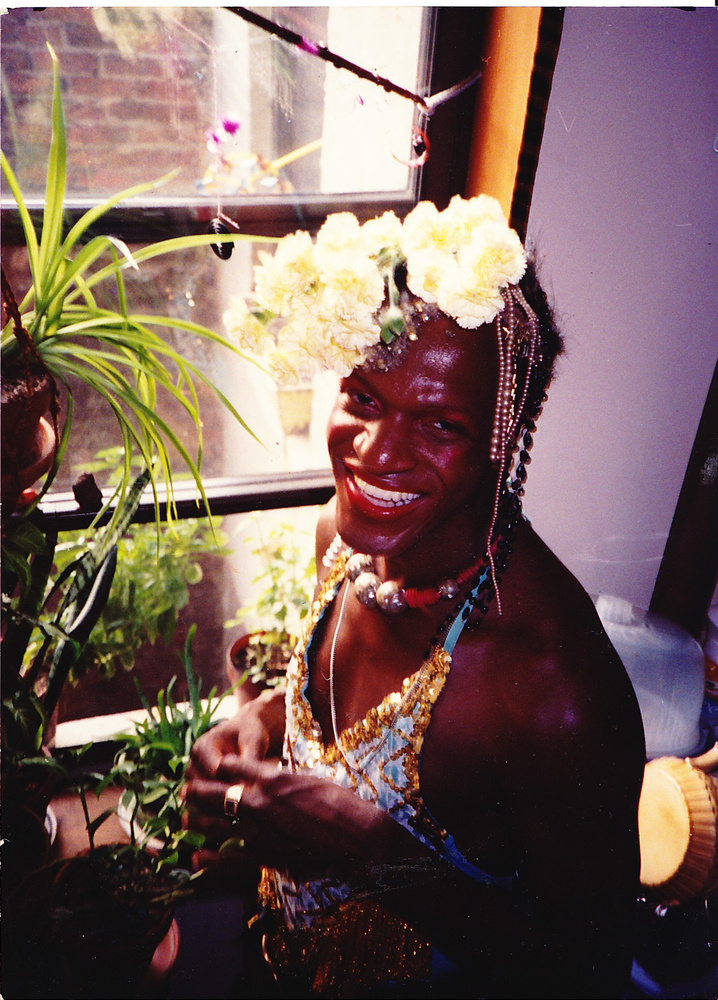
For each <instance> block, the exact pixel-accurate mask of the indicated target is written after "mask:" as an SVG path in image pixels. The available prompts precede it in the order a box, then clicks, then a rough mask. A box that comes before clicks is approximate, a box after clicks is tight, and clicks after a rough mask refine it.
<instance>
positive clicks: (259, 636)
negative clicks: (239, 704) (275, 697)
mask: <svg viewBox="0 0 718 1000" xmlns="http://www.w3.org/2000/svg"><path fill="white" fill-rule="evenodd" d="M254 520H255V523H256V527H257V536H258V537H259V542H258V543H256V544H255V545H254V547H253V548H252V549H251V552H252V555H254V556H256V557H258V558H259V560H260V561H261V565H262V568H261V570H260V571H259V573H258V574H257V575H256V576H255V577H254V579H253V581H252V583H253V586H255V587H257V588H258V590H257V594H256V597H255V599H254V601H252V602H251V603H249V604H246V605H244V606H243V607H240V608H239V609H238V610H237V613H236V615H235V617H234V618H232V619H230V620H229V621H228V622H226V627H227V628H232V627H234V626H237V625H244V626H245V628H248V629H249V631H248V633H247V634H246V635H245V636H242V637H240V639H239V640H237V641H236V642H235V643H234V644H233V647H232V651H231V652H230V656H231V659H232V661H233V665H234V667H235V669H237V670H238V671H239V672H240V674H241V673H242V671H246V679H247V682H248V683H249V684H254V685H259V686H266V687H275V686H276V685H277V684H280V683H281V681H282V679H283V678H284V674H285V672H286V667H287V664H288V663H289V660H290V659H291V657H292V654H293V652H294V647H295V646H296V644H297V641H298V639H299V637H300V635H301V631H302V626H303V623H304V619H305V618H306V616H307V614H308V612H309V609H310V607H311V603H312V594H313V589H314V581H315V562H314V556H311V557H310V558H307V556H306V546H303V545H302V544H301V542H302V539H301V533H298V532H297V529H296V527H295V526H293V525H291V524H287V523H285V522H281V523H279V524H277V525H275V526H274V527H273V528H271V529H270V530H269V531H268V532H267V533H266V535H264V536H263V535H262V530H261V525H260V523H259V520H258V519H257V518H255V519H254ZM257 536H254V535H253V537H257ZM307 538H308V539H309V536H308V535H307Z"/></svg>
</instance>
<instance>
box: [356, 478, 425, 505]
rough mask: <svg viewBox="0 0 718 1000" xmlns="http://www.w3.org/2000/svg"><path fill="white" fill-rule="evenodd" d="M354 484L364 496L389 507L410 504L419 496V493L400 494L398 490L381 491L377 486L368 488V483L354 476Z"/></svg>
mask: <svg viewBox="0 0 718 1000" xmlns="http://www.w3.org/2000/svg"><path fill="white" fill-rule="evenodd" d="M354 482H355V483H356V484H357V487H358V489H359V491H360V492H361V493H363V494H364V496H366V497H368V498H369V499H370V500H373V501H374V502H375V503H384V504H387V505H388V506H390V507H397V506H400V505H401V504H405V503H411V502H412V500H418V499H419V497H420V496H421V494H420V493H400V492H399V491H398V490H382V489H380V488H379V487H378V486H370V485H369V483H365V482H364V480H363V479H360V478H359V477H358V476H354Z"/></svg>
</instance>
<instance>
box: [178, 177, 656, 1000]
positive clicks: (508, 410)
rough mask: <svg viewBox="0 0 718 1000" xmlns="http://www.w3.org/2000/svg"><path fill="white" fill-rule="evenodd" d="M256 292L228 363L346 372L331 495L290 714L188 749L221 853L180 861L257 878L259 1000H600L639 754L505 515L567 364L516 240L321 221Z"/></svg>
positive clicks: (632, 722) (612, 684)
mask: <svg viewBox="0 0 718 1000" xmlns="http://www.w3.org/2000/svg"><path fill="white" fill-rule="evenodd" d="M255 294H256V298H257V304H256V306H253V307H252V308H251V309H249V308H247V306H246V305H244V304H243V303H242V302H240V301H238V302H236V303H235V304H234V307H233V313H232V315H231V316H230V317H228V318H229V321H230V323H231V324H233V325H234V326H235V327H237V328H239V329H240V331H241V335H242V338H243V342H244V343H245V345H246V346H251V347H253V348H254V349H257V348H258V347H260V346H261V345H262V344H266V343H269V345H270V347H269V350H268V351H265V353H266V354H267V358H268V362H269V364H270V366H271V367H272V369H273V370H274V372H275V373H276V374H277V375H278V376H280V377H287V375H294V376H298V377H301V376H306V375H307V374H309V372H310V371H311V365H312V364H313V363H315V362H316V361H319V363H320V364H321V365H322V366H331V367H333V368H334V369H335V370H338V371H339V373H340V375H341V376H342V379H341V383H340V388H339V395H338V398H337V401H336V404H335V406H334V409H333V412H332V414H331V417H330V420H329V427H328V447H329V454H330V457H331V463H332V469H333V472H334V477H335V481H336V495H335V497H334V499H333V500H332V501H331V502H330V504H329V505H328V506H327V507H326V508H325V509H324V510H323V512H322V514H321V516H320V519H319V524H318V528H317V565H318V567H319V579H318V586H317V592H316V595H315V601H314V604H313V607H312V610H311V615H310V621H309V626H308V628H307V632H306V634H305V636H304V638H303V640H302V641H301V642H300V644H299V648H298V649H297V651H296V654H295V657H294V659H293V661H292V664H291V665H290V668H289V670H288V675H287V685H286V691H280V692H277V691H273V692H267V693H265V694H263V695H262V696H260V698H259V699H257V700H256V701H254V702H253V703H251V704H249V705H248V706H246V707H245V708H244V709H243V711H242V712H241V713H240V715H238V716H237V718H236V719H234V720H232V721H230V722H227V723H224V724H222V725H220V726H219V727H217V728H216V729H215V730H213V731H212V732H211V733H209V734H208V735H207V736H205V737H204V738H203V739H202V740H200V741H199V743H198V744H197V745H196V747H195V750H194V754H193V760H192V765H191V769H190V781H189V783H188V786H187V805H188V822H189V823H191V824H192V825H193V826H195V827H196V828H197V829H199V830H201V831H202V832H204V833H206V834H207V835H208V836H209V838H210V842H211V841H215V842H216V843H220V842H221V841H223V840H225V839H227V838H240V839H241V841H242V842H243V847H242V850H241V851H240V852H238V853H236V852H230V851H224V852H219V851H217V852H213V851H210V850H206V851H205V852H203V854H202V855H201V856H200V858H199V862H200V863H202V864H208V865H210V866H212V865H214V866H215V867H216V870H218V871H222V872H224V871H229V870H232V871H234V872H235V873H242V872H246V871H248V870H251V869H252V866H254V865H256V866H260V867H261V869H262V871H261V882H260V888H259V894H260V900H261V909H260V924H261V926H262V929H263V933H264V950H265V954H266V956H267V960H268V962H269V964H270V966H271V969H272V972H273V974H274V976H275V978H276V982H277V991H278V994H279V995H283V996H288V997H300V996H327V997H365V996H377V997H387V996H395V995H406V996H411V997H417V996H424V995H426V996H446V997H456V996H464V995H466V996H472V997H474V996H482V997H522V996H526V997H564V996H565V997H602V998H604V997H620V996H622V995H623V992H624V989H625V987H626V984H627V980H628V975H629V971H630V965H631V943H630V927H631V919H632V912H633V907H634V904H635V900H636V896H637V891H638V870H639V850H638V834H637V805H638V797H639V791H640V784H641V778H642V772H643V765H644V759H645V758H644V745H643V732H642V727H641V720H640V715H639V711H638V707H637V703H636V700H635V697H634V694H633V691H632V688H631V685H630V682H629V680H628V678H627V676H626V674H625V672H624V670H623V668H622V666H621V663H620V660H619V659H618V657H617V655H616V654H615V652H614V650H613V649H612V647H611V645H610V643H609V641H608V639H607V637H606V635H605V633H604V631H603V629H602V627H601V624H600V622H599V619H598V617H597V615H596V612H595V610H594V607H593V603H592V602H591V600H590V598H589V597H588V596H587V595H586V593H585V592H584V591H583V590H582V588H581V586H580V585H579V584H578V582H577V581H576V580H575V579H574V578H573V577H572V576H571V574H570V573H569V572H568V570H566V569H565V567H564V566H562V565H561V563H560V562H559V561H558V560H557V559H556V557H555V556H554V555H553V554H552V553H551V552H550V551H549V549H548V548H547V547H546V545H545V544H544V543H543V542H542V541H541V539H540V538H539V537H538V536H537V535H536V533H535V532H534V531H533V529H532V527H531V525H530V524H529V522H528V521H527V520H526V519H525V518H524V517H523V515H522V513H521V497H522V495H523V492H524V482H525V480H526V466H527V465H528V463H529V460H530V456H529V451H530V448H531V443H532V436H533V434H534V432H535V429H536V423H535V422H536V419H537V417H538V415H539V413H540V410H541V408H542V406H543V403H544V400H545V392H546V388H547V386H548V384H549V382H550V379H551V377H552V372H553V366H554V360H555V358H556V356H557V354H558V353H559V352H560V349H561V340H560V337H559V335H558V334H557V332H556V330H555V328H554V325H553V322H552V319H551V315H550V311H549V309H548V306H547V303H546V299H545V296H544V294H543V292H542V291H541V289H540V287H539V285H538V283H537V281H536V279H535V277H534V273H533V269H532V267H531V265H530V264H529V263H528V262H527V258H526V254H525V252H524V249H523V247H522V246H521V243H520V241H519V239H518V236H517V235H516V233H514V232H513V231H512V230H511V229H510V228H509V227H508V225H507V223H506V221H505V219H504V217H503V215H502V213H501V210H500V208H499V206H498V203H497V202H495V201H494V200H493V199H491V198H488V197H486V196H480V197H478V198H474V199H470V200H463V199H461V198H458V197H457V198H455V199H453V200H452V202H451V203H450V205H449V207H448V208H447V209H446V210H444V211H443V212H439V211H437V209H436V208H435V207H434V206H433V205H431V204H429V203H421V204H419V205H418V206H417V207H416V208H415V209H414V210H413V211H412V212H411V213H410V214H409V215H408V216H407V218H406V219H405V220H404V222H403V223H401V222H400V221H399V220H398V219H397V218H396V217H395V216H394V215H392V214H390V213H389V214H386V215H384V216H382V217H381V218H380V219H376V220H372V221H371V222H368V223H365V224H364V225H363V226H360V225H359V223H358V222H357V220H356V219H354V217H353V216H350V215H347V214H346V213H342V214H340V215H337V216H330V217H329V219H328V220H327V222H326V224H325V226H324V227H323V228H322V229H321V230H320V232H319V234H318V236H317V238H316V241H315V242H313V241H312V240H311V238H310V237H309V235H308V234H306V233H297V234H293V235H292V236H289V237H286V238H285V239H284V240H282V241H281V242H280V244H279V246H278V248H277V250H276V252H275V254H274V255H273V256H272V255H269V254H264V255H263V256H262V264H261V265H260V266H259V267H258V268H257V271H256V289H255ZM267 324H269V325H268V326H267ZM268 329H269V331H270V332H273V336H272V338H271V339H270V340H268V338H267V330H268ZM572 488H575V484H574V486H573V487H572ZM274 758H280V760H281V764H280V766H278V764H277V760H276V759H274Z"/></svg>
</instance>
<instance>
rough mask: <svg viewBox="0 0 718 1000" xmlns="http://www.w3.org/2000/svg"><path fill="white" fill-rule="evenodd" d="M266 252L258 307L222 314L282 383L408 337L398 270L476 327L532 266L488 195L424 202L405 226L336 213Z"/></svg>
mask: <svg viewBox="0 0 718 1000" xmlns="http://www.w3.org/2000/svg"><path fill="white" fill-rule="evenodd" d="M259 258H260V261H261V263H260V264H259V265H258V266H257V267H256V268H255V270H254V276H255V289H254V298H255V303H254V304H253V305H252V306H251V307H250V306H248V305H247V303H246V302H245V301H244V299H242V298H240V297H238V296H233V297H232V299H231V300H230V308H229V309H228V310H227V312H226V313H225V314H224V317H223V318H224V323H225V326H226V328H227V331H228V333H229V335H230V336H234V337H235V338H236V339H237V340H238V341H239V344H240V346H241V347H243V348H244V349H245V350H247V351H249V352H251V353H252V354H254V355H256V356H259V357H260V358H264V360H265V361H266V363H267V365H268V367H269V369H270V371H271V372H272V374H273V375H274V377H275V378H276V379H277V381H278V382H280V383H281V382H284V383H286V382H295V381H302V380H305V379H309V378H311V377H312V375H313V374H315V372H316V371H318V370H322V369H323V370H333V371H335V372H337V373H338V374H339V375H340V376H344V375H347V374H349V372H350V371H352V369H354V368H356V367H357V366H359V365H361V364H363V363H364V362H365V361H366V359H367V357H368V355H369V354H370V352H371V351H372V349H373V348H374V347H376V345H377V344H379V343H382V342H383V343H385V344H391V342H392V341H394V340H395V339H396V338H397V337H399V336H400V335H401V334H402V333H404V332H405V331H406V329H407V322H406V317H405V316H404V314H403V312H402V309H401V305H400V294H399V289H398V287H397V281H396V275H397V269H398V268H404V269H405V271H406V286H407V288H408V289H409V291H410V292H412V293H413V294H414V295H415V296H417V297H418V298H420V299H422V300H423V301H424V302H426V303H429V304H431V305H436V306H437V307H438V308H439V309H440V310H441V311H442V312H443V313H444V314H445V315H447V316H450V317H451V318H452V319H453V320H455V321H456V323H457V324H458V325H459V326H461V327H463V328H465V329H469V330H473V329H476V328H477V327H479V326H483V325H484V324H485V323H490V322H491V321H492V320H493V319H495V318H496V316H498V315H499V314H500V313H501V311H502V310H503V308H504V304H505V302H504V297H503V295H502V289H504V288H506V287H508V286H509V285H515V284H516V283H517V282H518V281H519V280H520V278H521V277H522V276H523V274H524V271H525V270H526V254H525V251H524V248H523V246H522V245H521V241H520V239H519V237H518V235H517V233H516V232H514V230H513V229H510V228H509V225H508V223H507V221H506V219H505V217H504V214H503V212H502V210H501V206H500V205H499V203H498V202H497V201H496V199H495V198H491V197H489V196H488V195H483V194H482V195H479V196H478V197H476V198H470V199H468V200H466V199H463V198H461V197H459V196H458V195H457V196H456V197H454V198H452V200H451V202H450V204H449V206H448V207H447V208H446V209H445V210H444V211H442V212H440V211H439V210H438V209H437V208H436V206H435V205H433V204H432V203H431V202H426V201H425V202H420V203H419V204H418V205H417V206H416V207H415V208H414V209H413V210H412V211H411V212H410V213H409V214H408V215H407V217H406V219H405V220H404V222H403V223H402V222H401V221H400V220H399V219H398V218H397V217H396V215H395V214H394V213H393V212H386V213H385V214H384V215H382V216H380V217H379V218H376V219H371V220H370V221H369V222H366V223H364V224H363V225H360V224H359V222H358V220H357V219H356V217H355V216H354V215H352V214H351V213H349V212H340V213H337V214H335V215H330V216H328V218H327V220H326V222H325V223H324V225H323V226H322V228H321V229H320V230H319V233H318V234H317V237H316V241H314V242H313V241H312V238H311V237H310V235H309V233H306V232H302V231H299V232H296V233H292V234H291V235H289V236H285V237H284V238H283V239H281V240H280V241H279V243H278V245H277V248H276V250H275V252H274V254H270V253H267V252H266V251H260V253H259Z"/></svg>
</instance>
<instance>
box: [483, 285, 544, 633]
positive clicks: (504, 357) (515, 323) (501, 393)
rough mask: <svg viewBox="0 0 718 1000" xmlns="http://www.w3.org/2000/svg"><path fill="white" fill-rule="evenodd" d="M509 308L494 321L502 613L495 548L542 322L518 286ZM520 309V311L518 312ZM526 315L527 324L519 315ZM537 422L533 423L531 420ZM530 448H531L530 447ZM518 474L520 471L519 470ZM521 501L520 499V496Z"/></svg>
mask: <svg viewBox="0 0 718 1000" xmlns="http://www.w3.org/2000/svg"><path fill="white" fill-rule="evenodd" d="M502 294H503V297H504V302H505V306H504V309H503V311H502V312H501V313H500V314H499V315H498V316H497V317H496V319H495V320H494V330H495V334H496V341H497V346H498V358H499V380H498V389H497V393H496V408H495V411H494V424H493V428H492V433H491V445H490V451H489V454H490V458H491V461H492V463H493V464H494V465H495V466H496V468H497V476H496V490H495V493H494V505H493V510H492V514H491V521H490V522H489V531H488V535H487V539H486V556H487V558H488V561H489V567H490V571H491V581H492V583H493V586H494V593H495V595H496V607H497V609H498V612H499V614H501V597H500V595H499V583H498V575H497V572H496V564H495V560H494V554H493V552H492V549H491V545H492V542H493V539H494V532H495V530H496V524H497V521H498V517H499V507H500V504H501V498H502V496H503V493H504V490H505V489H507V488H508V479H509V470H510V465H511V459H512V456H513V454H514V451H515V449H516V446H517V445H518V434H519V429H520V428H521V426H522V424H523V423H524V421H525V419H526V414H525V407H526V400H527V398H528V394H529V385H530V383H531V376H532V374H533V371H534V367H535V365H536V364H537V362H538V361H539V360H540V354H541V349H540V332H541V331H540V323H539V319H538V316H537V315H536V313H535V312H534V311H533V309H532V308H531V306H530V305H529V304H528V302H527V301H526V298H525V296H524V294H523V292H522V291H521V289H520V288H519V287H518V285H510V286H509V287H508V288H506V289H504V291H503V293H502ZM517 307H518V309H517ZM519 311H520V312H522V313H523V322H522V321H521V319H520V318H519V317H518V315H517V313H518V312H519ZM520 357H521V358H523V361H524V364H523V366H522V367H523V368H524V371H522V372H521V382H522V385H521V390H520V394H519V393H518V392H517V383H518V380H519V379H518V365H517V362H518V360H519V358H520ZM531 423H533V421H531ZM529 446H530V445H529ZM526 455H527V449H526V448H522V449H521V462H520V468H521V469H522V470H523V472H522V477H517V479H518V482H517V485H516V489H515V491H514V492H516V493H517V494H518V495H521V494H522V493H523V480H524V479H525V478H526V473H525V469H524V465H523V463H524V459H525V457H526ZM517 471H518V469H517ZM517 499H518V497H517Z"/></svg>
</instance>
